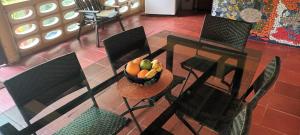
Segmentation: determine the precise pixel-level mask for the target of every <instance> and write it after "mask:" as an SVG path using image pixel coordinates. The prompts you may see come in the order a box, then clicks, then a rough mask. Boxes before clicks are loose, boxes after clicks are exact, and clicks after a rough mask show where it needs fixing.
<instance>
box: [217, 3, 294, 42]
mask: <svg viewBox="0 0 300 135" xmlns="http://www.w3.org/2000/svg"><path fill="white" fill-rule="evenodd" d="M247 8H248V9H249V8H254V9H257V10H258V11H260V12H261V16H260V21H258V22H257V23H255V25H254V27H253V29H252V31H251V36H252V38H253V39H257V40H263V41H268V42H272V43H280V44H285V45H290V46H295V47H300V0H214V4H213V11H212V15H214V16H220V17H225V18H230V19H234V20H243V19H242V17H241V12H242V11H243V10H245V9H247Z"/></svg>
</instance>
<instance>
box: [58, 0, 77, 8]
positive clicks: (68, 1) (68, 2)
mask: <svg viewBox="0 0 300 135" xmlns="http://www.w3.org/2000/svg"><path fill="white" fill-rule="evenodd" d="M74 4H75V1H74V0H62V1H61V5H62V6H63V7H69V6H72V5H74Z"/></svg>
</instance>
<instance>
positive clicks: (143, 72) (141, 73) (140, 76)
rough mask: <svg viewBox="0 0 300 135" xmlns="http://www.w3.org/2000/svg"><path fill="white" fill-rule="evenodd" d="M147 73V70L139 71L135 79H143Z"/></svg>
mask: <svg viewBox="0 0 300 135" xmlns="http://www.w3.org/2000/svg"><path fill="white" fill-rule="evenodd" d="M148 72H149V71H148V70H145V69H143V70H141V71H140V72H139V73H138V74H137V77H138V78H145V76H146V74H147V73H148Z"/></svg>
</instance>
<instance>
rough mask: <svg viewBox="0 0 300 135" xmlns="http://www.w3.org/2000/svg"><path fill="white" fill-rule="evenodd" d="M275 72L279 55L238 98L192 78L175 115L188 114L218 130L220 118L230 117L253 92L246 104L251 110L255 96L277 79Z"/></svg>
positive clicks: (255, 100) (253, 106) (256, 97)
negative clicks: (192, 82) (193, 80)
mask: <svg viewBox="0 0 300 135" xmlns="http://www.w3.org/2000/svg"><path fill="white" fill-rule="evenodd" d="M279 71H280V58H279V57H277V56H276V57H275V58H274V59H273V60H272V61H271V62H270V63H269V64H268V65H267V67H266V68H265V69H264V71H263V72H262V73H261V74H260V75H259V77H258V78H257V79H256V80H255V81H254V83H253V84H252V85H251V86H250V87H249V88H248V90H247V91H246V92H245V94H244V95H243V96H242V97H241V98H240V99H236V98H235V97H233V96H232V95H230V94H227V93H224V92H222V91H220V90H218V89H216V88H213V87H211V86H208V85H206V84H200V83H197V81H196V82H195V83H194V84H193V85H191V86H190V87H189V88H188V89H187V93H188V94H185V95H182V100H181V102H179V107H178V109H177V110H178V112H177V116H179V117H180V118H183V116H185V115H186V116H189V117H191V118H192V119H194V120H196V121H198V122H199V123H200V124H201V125H203V126H207V127H209V128H211V129H214V130H216V131H220V130H219V129H221V128H222V127H223V125H222V120H223V119H226V117H232V115H233V114H235V112H236V109H238V108H240V106H241V105H242V104H243V103H245V102H246V98H247V97H248V95H249V94H250V93H251V92H254V93H255V94H254V97H253V98H252V99H251V100H250V102H249V103H248V106H249V107H250V108H251V109H254V108H255V107H256V105H257V103H258V101H259V99H261V98H262V96H263V95H265V93H266V92H267V91H268V90H269V89H270V88H271V86H272V85H273V84H274V82H275V81H276V79H277V78H278V75H279ZM182 120H183V122H184V123H185V124H186V126H187V127H188V128H189V129H190V130H191V131H192V132H193V133H194V134H197V133H196V131H195V130H194V129H193V128H192V127H191V126H190V125H189V124H188V123H187V122H186V121H185V120H184V119H182Z"/></svg>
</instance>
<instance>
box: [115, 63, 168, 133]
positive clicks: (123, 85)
mask: <svg viewBox="0 0 300 135" xmlns="http://www.w3.org/2000/svg"><path fill="white" fill-rule="evenodd" d="M172 81H173V74H172V73H171V72H170V71H169V70H167V69H163V71H162V73H161V77H160V79H159V80H158V81H157V82H156V83H155V84H152V85H150V86H142V85H139V84H134V83H132V82H130V81H128V80H127V78H125V77H123V78H122V79H121V80H119V81H118V83H117V89H118V91H119V93H120V95H121V96H122V97H123V100H124V102H125V104H126V107H127V109H128V110H127V111H125V112H124V113H122V114H121V116H124V115H126V114H127V113H130V115H131V117H132V119H133V121H134V122H135V124H136V126H137V128H138V129H139V131H140V132H142V128H141V127H140V125H139V123H138V122H137V120H136V118H135V116H134V114H133V111H134V110H138V109H142V108H146V107H153V106H154V101H153V100H151V97H154V96H156V95H158V94H160V93H162V92H163V91H164V90H165V89H166V88H167V87H168V86H169V85H170V84H171V82H172ZM127 98H129V99H135V100H140V102H138V103H137V104H135V105H134V106H132V107H131V106H130V105H129V103H128V101H127ZM145 100H148V104H146V105H140V106H137V105H138V104H139V103H141V102H142V101H145Z"/></svg>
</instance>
